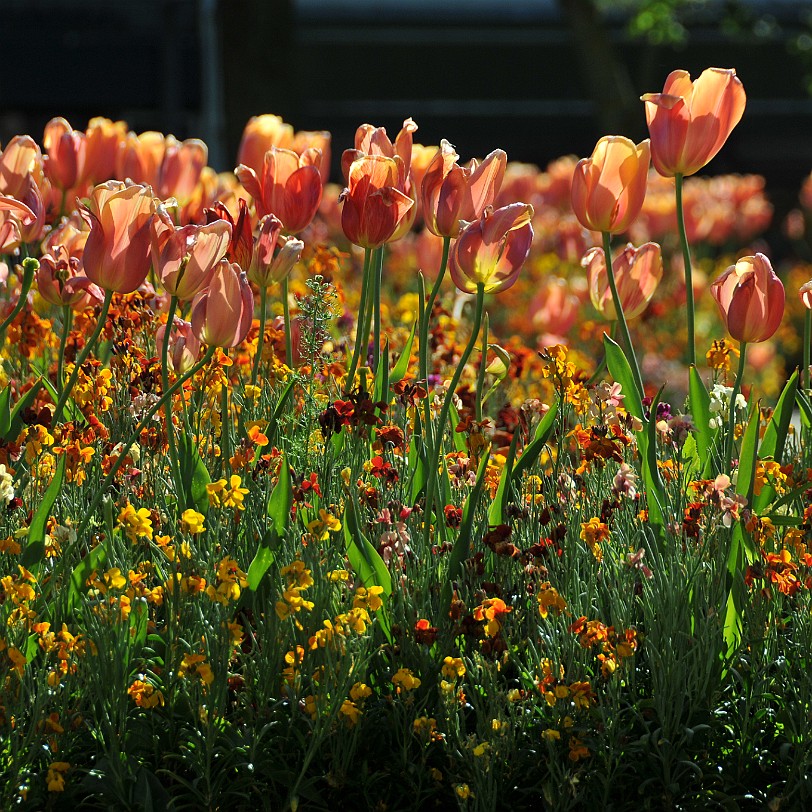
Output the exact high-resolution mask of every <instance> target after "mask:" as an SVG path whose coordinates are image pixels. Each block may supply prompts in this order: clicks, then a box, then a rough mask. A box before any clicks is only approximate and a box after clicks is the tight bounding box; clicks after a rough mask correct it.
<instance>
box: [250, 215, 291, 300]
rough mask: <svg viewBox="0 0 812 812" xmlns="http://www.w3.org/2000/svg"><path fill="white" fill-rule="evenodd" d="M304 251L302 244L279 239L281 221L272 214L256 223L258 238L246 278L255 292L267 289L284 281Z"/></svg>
mask: <svg viewBox="0 0 812 812" xmlns="http://www.w3.org/2000/svg"><path fill="white" fill-rule="evenodd" d="M277 248H278V249H279V250H277ZM303 250H304V243H303V242H302V241H301V240H297V239H295V238H293V237H284V236H283V235H282V221H281V220H279V219H278V218H277V217H274V216H273V215H272V214H268V215H266V216H265V217H263V218H262V220H260V222H259V236H258V238H257V241H256V245H255V246H254V253H253V256H252V258H251V265H250V267H249V269H248V278H249V279H250V280H251V281H252V282H253V283H254V284H255V285H256V286H257V287H258V288H269V287H270V286H271V285H274V284H276V283H277V282H281V281H282V280H283V279H287V277H288V276H289V275H290V272H291V271H292V270H293V266H294V265H295V264H296V263H297V262H298V261H299V259H300V258H301V256H302V251H303Z"/></svg>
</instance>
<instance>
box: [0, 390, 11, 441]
mask: <svg viewBox="0 0 812 812" xmlns="http://www.w3.org/2000/svg"><path fill="white" fill-rule="evenodd" d="M10 430H11V384H10V383H8V384H6V386H5V387H4V388H3V391H2V392H0V437H2V438H3V439H4V440H9V439H11V438H10V437H9V432H10Z"/></svg>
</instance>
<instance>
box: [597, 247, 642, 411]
mask: <svg viewBox="0 0 812 812" xmlns="http://www.w3.org/2000/svg"><path fill="white" fill-rule="evenodd" d="M603 253H604V255H605V257H606V275H607V276H608V277H609V290H610V291H611V292H612V303H613V304H614V306H615V313H616V314H617V323H618V326H619V327H620V334H621V335H622V336H623V343H624V344H625V345H626V359H627V360H628V361H629V365H630V366H631V368H632V375H633V376H634V383H635V386H637V391H638V392H639V393H640V397H641V398H642V397H645V395H646V393H645V391H644V389H643V378H642V376H641V375H640V367H639V366H638V365H637V356H636V355H635V352H634V345H633V344H632V337H631V336H630V335H629V325H628V324H626V316H625V315H624V314H623V304H622V303H621V301H620V296H619V295H618V292H617V285H616V284H615V272H614V270H613V268H612V241H611V238H610V236H609V232H607V231H604V232H603Z"/></svg>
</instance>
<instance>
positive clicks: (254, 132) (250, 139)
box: [237, 113, 294, 174]
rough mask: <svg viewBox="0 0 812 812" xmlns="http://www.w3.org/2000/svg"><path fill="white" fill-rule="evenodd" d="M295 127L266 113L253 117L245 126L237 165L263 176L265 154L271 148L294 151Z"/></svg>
mask: <svg viewBox="0 0 812 812" xmlns="http://www.w3.org/2000/svg"><path fill="white" fill-rule="evenodd" d="M293 142H294V137H293V127H291V125H290V124H286V123H285V122H284V121H283V120H282V119H281V118H280V117H279V116H274V115H271V114H270V113H265V114H264V115H261V116H253V117H252V118H251V119H249V121H248V123H247V124H246V125H245V129H244V130H243V133H242V140H241V141H240V147H239V149H238V151H237V163H238V164H244V165H245V166H247V167H250V168H251V169H253V170H254V171H255V172H256V173H257V174H261V172H262V165H263V162H264V161H265V153H266V152H267V151H268V150H269V149H270V148H271V147H279V148H281V149H293Z"/></svg>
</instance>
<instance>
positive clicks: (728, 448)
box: [725, 341, 747, 471]
mask: <svg viewBox="0 0 812 812" xmlns="http://www.w3.org/2000/svg"><path fill="white" fill-rule="evenodd" d="M746 354H747V342H746V341H742V342H741V343H740V344H739V370H738V372H737V373H736V380H735V382H734V383H733V391H732V392H731V393H730V409H729V411H728V417H727V441H726V443H725V462H726V463H727V467H726V468H725V471H730V470H731V468H730V466H731V463H732V462H733V445H734V440H733V434H734V431H735V428H736V398H737V397H738V395H739V390H740V389H741V384H742V377H744V364H745V355H746Z"/></svg>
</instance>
